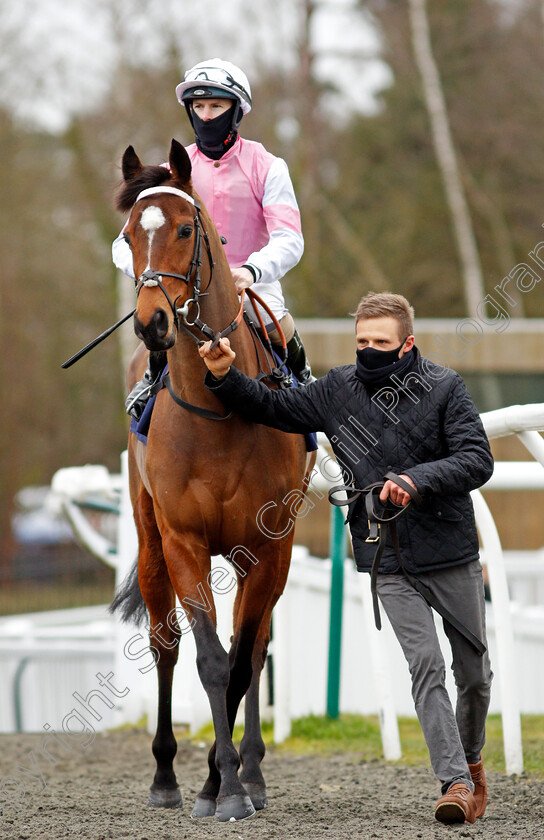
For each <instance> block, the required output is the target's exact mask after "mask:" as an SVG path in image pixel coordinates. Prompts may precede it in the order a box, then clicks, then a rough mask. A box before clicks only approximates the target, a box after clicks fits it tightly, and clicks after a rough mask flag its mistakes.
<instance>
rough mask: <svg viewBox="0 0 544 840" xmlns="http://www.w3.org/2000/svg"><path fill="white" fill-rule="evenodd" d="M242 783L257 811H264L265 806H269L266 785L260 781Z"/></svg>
mask: <svg viewBox="0 0 544 840" xmlns="http://www.w3.org/2000/svg"><path fill="white" fill-rule="evenodd" d="M242 784H243V786H244V789H245V790H246V792H247V794H248V796H249V798H250V799H251V804H252V805H253V807H254V808H255V810H256V811H263V810H264V809H265V808H268V799H267V798H266V785H263V784H261V783H259V782H242Z"/></svg>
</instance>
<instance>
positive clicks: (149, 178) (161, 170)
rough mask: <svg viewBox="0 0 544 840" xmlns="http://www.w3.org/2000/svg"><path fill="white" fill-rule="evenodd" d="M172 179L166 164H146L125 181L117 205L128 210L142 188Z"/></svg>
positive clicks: (123, 209) (125, 210)
mask: <svg viewBox="0 0 544 840" xmlns="http://www.w3.org/2000/svg"><path fill="white" fill-rule="evenodd" d="M171 179H172V173H171V172H170V170H169V169H168V168H167V167H166V166H144V167H143V168H142V169H141V170H140V172H139V173H138V174H137V175H136V176H135V177H134V178H131V180H130V181H124V182H123V184H122V185H121V189H120V191H119V193H118V195H117V199H116V202H115V206H116V207H117V209H118V210H120V211H121V212H123V213H126V212H128V211H129V210H130V209H131V207H132V205H133V204H134V202H135V201H136V199H137V198H138V196H139V194H140V193H141V192H142V190H146V189H149V187H158V186H160V185H161V184H164V182H165V181H170V180H171Z"/></svg>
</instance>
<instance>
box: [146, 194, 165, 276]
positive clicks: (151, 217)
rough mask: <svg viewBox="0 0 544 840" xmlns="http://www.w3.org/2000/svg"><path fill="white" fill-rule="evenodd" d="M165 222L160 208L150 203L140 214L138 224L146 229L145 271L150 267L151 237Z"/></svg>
mask: <svg viewBox="0 0 544 840" xmlns="http://www.w3.org/2000/svg"><path fill="white" fill-rule="evenodd" d="M165 223H166V218H165V216H164V213H163V212H162V210H161V208H160V207H156V206H155V205H153V204H152V205H151V207H146V208H145V210H144V211H143V213H142V215H141V216H140V224H141V226H142V227H143V229H144V230H145V231H146V233H147V239H148V248H147V266H146V271H147V269H148V268H151V246H152V244H153V237H154V236H155V231H157V230H158V229H159V228H160V227H162V226H163V225H164V224H165Z"/></svg>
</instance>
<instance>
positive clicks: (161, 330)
mask: <svg viewBox="0 0 544 840" xmlns="http://www.w3.org/2000/svg"><path fill="white" fill-rule="evenodd" d="M151 320H152V322H153V326H154V327H155V334H156V336H157V338H164V337H165V336H166V335H167V334H168V315H167V314H166V312H165V311H164V309H158V310H157V311H156V312H155V314H154V315H153V318H152V319H151Z"/></svg>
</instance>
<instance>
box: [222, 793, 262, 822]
mask: <svg viewBox="0 0 544 840" xmlns="http://www.w3.org/2000/svg"><path fill="white" fill-rule="evenodd" d="M254 813H255V808H254V807H253V805H252V803H251V799H250V798H249V796H247V795H245V796H244V795H243V794H240V793H235V794H234V795H233V796H225V798H224V799H220V800H218V801H217V808H216V810H215V816H216V817H217V819H218V820H219V822H235V821H238V820H247V819H248V817H252V816H253V814H254Z"/></svg>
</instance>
